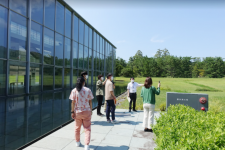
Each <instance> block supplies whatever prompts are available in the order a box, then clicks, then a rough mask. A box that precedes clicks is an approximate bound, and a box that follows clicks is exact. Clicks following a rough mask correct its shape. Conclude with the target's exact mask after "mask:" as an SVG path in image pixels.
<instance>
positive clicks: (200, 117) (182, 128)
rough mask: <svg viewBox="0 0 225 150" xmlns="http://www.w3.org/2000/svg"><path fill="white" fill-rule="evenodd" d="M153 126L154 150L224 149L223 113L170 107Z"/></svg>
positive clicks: (224, 129) (181, 106)
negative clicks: (154, 136)
mask: <svg viewBox="0 0 225 150" xmlns="http://www.w3.org/2000/svg"><path fill="white" fill-rule="evenodd" d="M156 121H157V124H156V125H154V126H153V131H154V133H155V135H156V139H154V140H155V142H156V144H157V147H156V150H162V149H163V150H178V149H179V150H217V149H225V113H224V112H222V113H214V112H210V111H209V112H207V113H206V112H203V111H196V110H195V109H193V108H191V107H189V106H184V105H175V106H173V105H171V106H170V107H169V108H168V110H167V113H161V116H160V117H159V118H157V119H156Z"/></svg>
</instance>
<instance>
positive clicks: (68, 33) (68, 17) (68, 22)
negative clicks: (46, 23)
mask: <svg viewBox="0 0 225 150" xmlns="http://www.w3.org/2000/svg"><path fill="white" fill-rule="evenodd" d="M71 16H72V14H71V11H69V10H68V9H66V27H65V29H66V33H65V35H66V36H67V37H69V38H71V26H72V21H71Z"/></svg>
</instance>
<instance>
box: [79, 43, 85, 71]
mask: <svg viewBox="0 0 225 150" xmlns="http://www.w3.org/2000/svg"><path fill="white" fill-rule="evenodd" d="M83 51H84V47H83V45H81V44H79V68H83V57H84V55H83V54H84V52H83Z"/></svg>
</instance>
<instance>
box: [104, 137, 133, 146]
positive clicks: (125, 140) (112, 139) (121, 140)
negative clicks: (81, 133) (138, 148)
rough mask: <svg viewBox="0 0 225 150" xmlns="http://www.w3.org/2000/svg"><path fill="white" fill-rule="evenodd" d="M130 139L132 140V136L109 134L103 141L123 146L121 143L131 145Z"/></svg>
mask: <svg viewBox="0 0 225 150" xmlns="http://www.w3.org/2000/svg"><path fill="white" fill-rule="evenodd" d="M130 141H131V137H129V136H120V135H107V136H106V137H105V139H104V140H103V141H102V142H101V143H103V144H112V145H118V146H121V145H124V146H129V145H130Z"/></svg>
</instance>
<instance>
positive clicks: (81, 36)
mask: <svg viewBox="0 0 225 150" xmlns="http://www.w3.org/2000/svg"><path fill="white" fill-rule="evenodd" d="M79 43H80V44H84V23H83V21H81V20H79Z"/></svg>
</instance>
